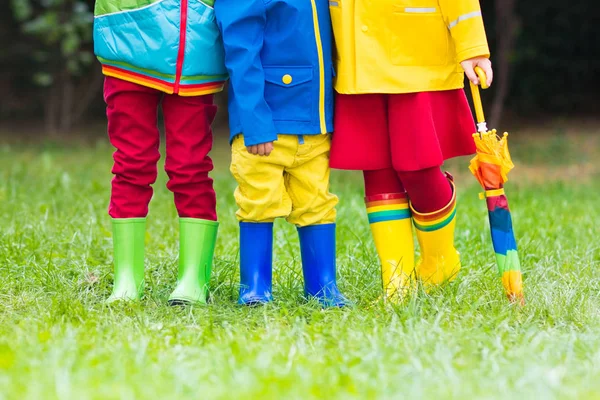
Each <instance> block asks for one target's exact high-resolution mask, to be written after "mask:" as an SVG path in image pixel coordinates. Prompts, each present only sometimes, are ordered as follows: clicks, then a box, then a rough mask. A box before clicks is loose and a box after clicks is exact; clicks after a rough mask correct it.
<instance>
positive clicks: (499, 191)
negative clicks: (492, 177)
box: [479, 189, 504, 200]
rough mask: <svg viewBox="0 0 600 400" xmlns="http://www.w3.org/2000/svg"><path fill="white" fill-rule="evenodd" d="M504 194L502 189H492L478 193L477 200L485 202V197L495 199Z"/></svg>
mask: <svg viewBox="0 0 600 400" xmlns="http://www.w3.org/2000/svg"><path fill="white" fill-rule="evenodd" d="M503 194H504V189H493V190H486V191H485V192H482V193H479V199H480V200H485V199H486V198H487V197H497V196H502V195H503Z"/></svg>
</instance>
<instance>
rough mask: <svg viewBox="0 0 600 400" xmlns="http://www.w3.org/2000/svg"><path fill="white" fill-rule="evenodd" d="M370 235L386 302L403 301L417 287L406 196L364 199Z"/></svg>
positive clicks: (386, 195) (402, 194)
mask: <svg viewBox="0 0 600 400" xmlns="http://www.w3.org/2000/svg"><path fill="white" fill-rule="evenodd" d="M365 202H366V205H367V214H368V217H369V224H370V225H371V232H372V233H373V239H374V240H375V247H376V248H377V253H378V254H379V259H380V260H381V276H382V280H383V291H384V299H385V300H390V301H402V300H403V299H405V298H406V297H408V296H409V295H410V293H411V291H412V290H413V289H414V288H415V285H414V284H415V282H416V281H415V274H414V270H415V247H414V241H413V235H412V225H411V219H410V209H409V206H408V199H407V196H406V194H405V193H389V194H380V195H376V196H370V197H367V198H365Z"/></svg>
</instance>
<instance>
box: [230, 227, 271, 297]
mask: <svg viewBox="0 0 600 400" xmlns="http://www.w3.org/2000/svg"><path fill="white" fill-rule="evenodd" d="M272 265H273V223H272V222H265V223H262V222H261V223H254V222H240V297H239V300H238V304H245V305H257V304H264V303H268V302H270V301H272V300H273V296H272V294H271V291H272V286H273V266H272Z"/></svg>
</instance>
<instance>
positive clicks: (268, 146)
mask: <svg viewBox="0 0 600 400" xmlns="http://www.w3.org/2000/svg"><path fill="white" fill-rule="evenodd" d="M246 150H248V153H250V154H254V155H259V156H268V155H269V154H271V152H272V151H273V142H267V143H261V144H255V145H254V146H248V147H246Z"/></svg>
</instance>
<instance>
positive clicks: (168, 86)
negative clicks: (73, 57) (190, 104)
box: [102, 64, 226, 97]
mask: <svg viewBox="0 0 600 400" xmlns="http://www.w3.org/2000/svg"><path fill="white" fill-rule="evenodd" d="M102 73H103V74H104V75H105V76H110V77H112V78H117V79H121V80H123V81H127V82H131V83H135V84H137V85H141V86H145V87H149V88H152V89H156V90H159V91H161V92H164V93H167V94H174V93H175V83H173V82H167V81H164V80H161V79H158V78H155V77H151V76H149V75H145V74H142V73H139V72H133V71H128V70H125V69H121V68H118V67H115V66H112V65H107V64H102ZM225 82H226V81H225V80H218V81H211V80H210V79H209V80H207V82H206V83H200V84H194V85H186V84H182V83H180V84H179V90H178V92H177V94H178V95H179V96H182V97H192V96H203V95H207V94H214V93H218V92H221V91H222V90H223V88H224V87H225Z"/></svg>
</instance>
